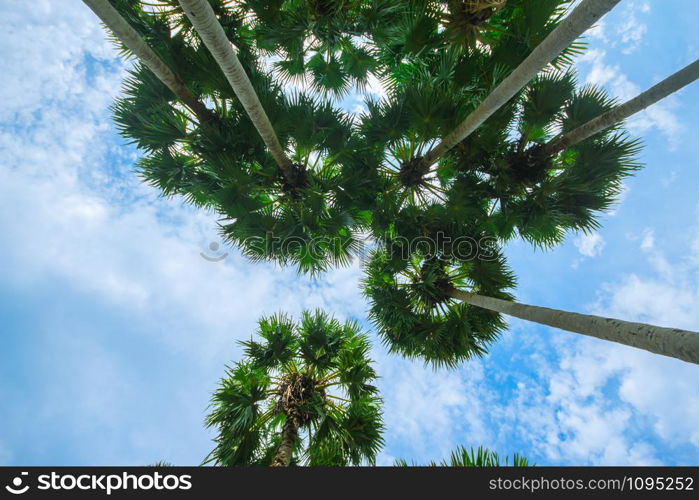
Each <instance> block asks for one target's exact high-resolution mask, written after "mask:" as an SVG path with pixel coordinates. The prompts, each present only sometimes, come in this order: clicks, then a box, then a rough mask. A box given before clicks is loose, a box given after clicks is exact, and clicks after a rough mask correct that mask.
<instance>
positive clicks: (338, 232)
mask: <svg viewBox="0 0 699 500" xmlns="http://www.w3.org/2000/svg"><path fill="white" fill-rule="evenodd" d="M115 5H116V6H117V7H118V8H119V10H120V12H122V13H123V15H124V17H125V18H126V19H127V20H128V21H129V22H130V23H131V24H132V25H133V26H134V27H135V28H136V29H137V30H139V31H140V32H142V33H144V36H147V38H148V40H149V41H150V43H151V44H152V46H153V47H154V49H155V50H156V51H157V52H158V55H159V56H160V57H162V59H163V60H164V61H166V62H167V63H168V65H170V67H172V68H173V70H174V71H175V72H176V74H177V75H178V76H179V77H180V78H181V79H182V80H183V81H184V82H185V83H186V84H187V86H188V88H190V89H191V90H192V92H193V93H195V95H196V97H197V98H199V99H201V100H204V101H208V102H209V103H210V105H211V106H212V107H213V113H214V118H213V119H212V120H209V121H206V122H204V123H202V122H200V121H198V120H197V119H196V117H194V116H192V115H191V114H190V113H188V112H187V110H186V109H183V108H182V107H181V106H180V104H179V103H178V102H177V100H176V96H175V95H174V94H173V93H172V92H170V91H169V90H168V89H167V88H166V87H165V85H164V84H163V83H162V82H161V81H160V80H159V79H158V78H156V77H155V75H153V74H152V73H151V72H150V70H149V69H147V68H146V67H144V66H142V65H141V64H136V65H135V67H134V69H133V70H131V71H130V75H129V77H128V78H127V80H126V81H125V85H124V96H123V97H121V98H120V99H118V100H117V102H116V103H115V105H114V114H115V118H116V121H117V124H118V127H119V129H120V131H121V132H122V134H123V135H125V136H126V137H127V138H129V139H130V140H131V141H133V142H134V143H135V144H136V145H137V146H138V147H140V148H141V149H142V150H144V151H145V153H146V154H145V155H144V156H143V158H142V159H141V160H140V161H139V164H138V167H139V170H140V172H141V174H142V176H143V178H144V180H145V181H147V182H149V183H150V184H152V185H154V186H156V187H157V188H159V189H160V190H161V191H162V192H163V194H164V195H167V196H172V195H181V196H184V197H185V198H186V199H187V200H188V201H189V202H191V203H194V204H197V205H200V206H204V207H208V208H212V209H214V210H216V211H217V212H218V213H219V214H220V215H221V216H222V220H221V224H220V225H221V231H222V234H223V236H224V238H226V239H227V240H228V241H230V242H231V243H233V244H235V245H237V246H239V247H240V248H241V250H242V251H243V253H245V254H247V255H248V256H250V257H251V258H253V259H258V260H276V261H279V262H282V263H285V264H288V263H291V264H296V265H297V266H298V268H299V270H301V271H304V272H317V271H320V270H323V269H325V268H327V267H328V266H330V265H343V264H346V263H347V261H348V259H349V257H350V256H351V255H352V253H353V251H355V249H356V240H355V230H354V227H355V226H356V223H355V222H354V218H353V215H352V214H351V213H350V212H348V210H347V209H345V208H344V207H342V206H340V205H339V204H338V203H336V199H337V196H336V195H335V192H336V191H337V189H338V183H339V180H340V177H339V166H338V164H337V162H336V161H335V160H334V157H335V156H337V155H339V153H340V151H342V149H343V147H344V145H345V143H346V142H347V141H348V140H349V136H350V134H351V120H350V118H349V116H348V115H347V114H345V113H343V112H342V111H340V110H338V109H337V108H335V107H334V106H333V105H332V104H331V103H330V102H329V101H328V100H324V99H321V98H319V97H317V96H311V95H307V94H304V93H295V94H288V93H285V92H283V91H282V88H281V86H280V85H279V84H277V83H275V82H274V81H273V80H272V78H271V77H270V75H269V74H268V73H266V72H265V71H264V68H263V64H262V63H263V62H262V61H261V60H260V59H259V57H258V56H257V55H256V54H255V53H254V50H253V48H252V45H251V44H252V39H251V38H250V37H251V35H250V34H249V32H248V31H246V30H245V29H243V28H244V18H243V17H242V15H240V14H236V13H235V11H230V12H229V11H226V14H225V15H221V16H220V17H219V21H220V22H221V24H222V26H223V28H224V31H225V32H226V33H227V35H228V37H229V39H230V40H231V41H233V43H235V44H236V46H237V48H238V57H239V59H240V61H241V63H242V64H243V66H244V67H245V69H246V71H247V73H248V76H249V78H250V81H251V83H252V85H253V87H254V88H255V90H256V93H257V96H258V97H259V100H260V102H261V104H262V106H263V108H264V109H265V111H266V113H267V115H268V116H269V118H270V121H271V122H272V124H273V126H274V129H275V131H276V133H277V134H278V136H279V139H280V141H281V143H282V144H283V145H284V147H285V148H286V150H287V152H288V155H289V157H290V158H291V160H292V162H293V166H292V167H293V168H292V171H291V174H289V173H288V172H284V171H282V169H281V168H280V166H279V165H278V164H277V163H275V161H274V159H273V158H272V157H271V155H270V154H269V153H268V152H267V151H266V150H265V147H264V143H263V142H262V140H261V139H260V137H259V136H258V134H257V132H256V130H255V127H253V126H252V124H251V122H250V118H249V117H248V115H247V114H246V112H245V110H244V109H243V108H242V105H241V104H240V102H239V100H238V99H236V98H235V95H234V93H233V91H232V89H231V88H230V86H229V84H228V82H227V81H226V78H225V77H224V76H223V73H222V72H221V70H220V69H219V68H218V66H216V63H215V61H214V60H213V58H212V56H211V55H210V54H209V52H208V51H207V49H206V47H204V46H203V45H202V44H201V43H200V42H198V41H197V39H196V33H195V32H194V30H193V29H192V26H191V24H190V23H189V21H188V19H187V17H186V16H185V15H184V14H182V13H181V12H179V11H176V10H175V9H174V7H173V10H171V11H156V12H149V11H145V10H143V8H142V5H141V4H140V3H139V2H133V1H126V0H119V2H117V3H115ZM221 8H222V7H221ZM281 242H286V244H284V245H283V244H282V243H281Z"/></svg>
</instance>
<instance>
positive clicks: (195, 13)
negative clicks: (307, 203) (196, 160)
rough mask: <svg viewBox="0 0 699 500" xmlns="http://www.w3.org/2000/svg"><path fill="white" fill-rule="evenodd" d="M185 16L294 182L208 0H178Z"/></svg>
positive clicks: (286, 161) (249, 84)
mask: <svg viewBox="0 0 699 500" xmlns="http://www.w3.org/2000/svg"><path fill="white" fill-rule="evenodd" d="M179 2H180V5H181V6H182V8H183V9H184V11H185V14H186V15H187V17H188V18H189V20H190V21H191V22H192V25H193V26H194V29H195V30H196V31H197V33H199V36H200V37H201V40H202V42H204V45H206V47H207V48H208V49H209V51H210V52H211V54H212V55H213V56H214V59H216V62H217V63H218V65H219V66H220V67H221V70H222V71H223V74H224V75H225V76H226V79H227V80H228V83H230V85H231V87H232V88H233V91H234V92H235V95H236V96H238V99H240V102H241V103H242V104H243V107H244V108H245V111H246V112H247V113H248V116H250V120H252V123H253V125H255V128H256V129H257V131H258V132H259V134H260V136H261V137H262V140H263V141H264V143H265V145H266V146H267V148H268V149H269V151H270V153H271V154H272V156H273V157H274V160H275V161H276V162H277V164H278V165H279V167H280V168H281V170H282V172H283V173H284V175H285V176H286V177H287V179H290V180H291V179H294V174H293V171H292V168H291V161H290V160H289V158H288V157H287V156H286V153H284V150H283V149H282V146H281V144H280V143H279V139H278V138H277V134H276V133H275V132H274V129H273V128H272V124H271V123H270V121H269V118H268V117H267V113H265V110H264V109H263V108H262V104H261V103H260V99H259V98H258V97H257V94H256V93H255V89H254V88H253V86H252V84H251V83H250V79H249V78H248V75H247V74H246V73H245V70H244V69H243V66H242V65H241V64H240V61H239V60H238V56H237V55H236V53H235V48H234V47H233V44H232V43H231V42H230V41H229V40H228V37H226V33H225V32H224V31H223V27H221V24H220V23H219V22H218V19H217V18H216V14H215V13H214V10H213V8H212V7H211V4H209V2H208V0H179Z"/></svg>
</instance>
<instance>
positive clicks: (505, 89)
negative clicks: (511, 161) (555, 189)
mask: <svg viewBox="0 0 699 500" xmlns="http://www.w3.org/2000/svg"><path fill="white" fill-rule="evenodd" d="M619 1H620V0H583V1H582V2H580V5H578V6H577V7H576V8H575V9H574V10H573V11H572V12H571V13H570V14H569V15H568V17H567V18H565V19H564V20H563V22H561V24H559V25H558V26H557V27H556V29H554V30H553V31H552V32H551V33H550V34H549V36H547V37H546V39H545V40H544V41H543V42H541V43H540V44H539V45H538V46H537V47H536V48H535V49H534V50H533V51H532V53H531V54H529V56H528V57H527V58H526V59H525V60H524V61H523V62H522V63H521V64H520V65H519V66H518V67H517V68H516V69H515V70H514V71H513V72H512V73H511V74H510V75H509V76H508V77H507V78H505V79H504V80H503V81H502V82H501V83H500V85H498V86H497V87H496V88H495V90H493V91H492V92H491V93H490V95H489V96H488V97H486V98H485V100H484V101H483V102H482V103H481V104H480V105H479V106H478V108H476V110H475V111H473V113H471V114H470V115H469V116H467V117H466V119H465V120H464V121H463V122H461V124H459V125H458V126H457V127H456V128H455V129H454V130H453V131H452V132H450V133H449V135H447V136H446V137H444V138H443V139H442V140H441V141H440V143H439V144H437V145H436V146H435V147H434V148H433V149H432V150H430V151H429V152H428V153H427V154H426V155H425V156H424V161H426V162H427V164H428V165H432V164H433V163H434V162H436V161H437V160H438V159H439V157H440V156H442V155H443V154H444V153H446V152H447V151H449V150H450V149H451V148H453V147H454V146H456V145H457V144H458V143H460V142H461V141H463V140H464V139H465V138H466V137H468V136H469V135H471V133H473V132H474V131H475V130H476V129H477V128H478V127H480V126H481V125H482V124H483V122H485V121H486V120H487V119H488V118H489V117H490V116H491V115H492V114H493V113H495V112H496V111H497V110H498V109H500V108H501V107H502V106H504V105H505V103H507V101H509V100H510V99H511V98H512V97H514V95H515V94H516V93H517V92H519V91H520V90H522V88H524V86H525V85H526V84H527V83H529V81H530V80H531V79H532V78H534V77H535V76H536V74H537V73H538V72H539V71H541V70H542V69H543V68H544V67H545V66H546V65H547V64H549V63H550V62H551V61H552V60H553V59H555V58H556V56H558V55H559V54H560V53H561V52H563V50H564V49H565V48H566V47H568V46H569V45H570V44H571V43H573V42H574V41H575V39H576V38H578V37H579V36H580V35H581V34H582V33H584V32H585V30H587V29H588V28H589V27H590V26H592V25H593V24H594V23H595V22H596V21H597V20H598V19H599V18H601V17H602V16H603V15H604V14H606V13H607V12H609V11H610V10H611V9H612V7H614V6H615V5H616V4H617V3H619Z"/></svg>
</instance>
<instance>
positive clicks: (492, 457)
mask: <svg viewBox="0 0 699 500" xmlns="http://www.w3.org/2000/svg"><path fill="white" fill-rule="evenodd" d="M396 465H397V466H399V467H408V466H410V465H414V464H408V462H406V461H405V460H396ZM427 465H428V466H429V467H501V466H505V467H509V466H510V459H509V457H507V456H506V457H505V458H504V459H503V458H501V457H500V455H498V454H497V453H496V452H494V451H491V450H489V449H488V448H483V447H482V446H479V447H478V448H477V449H475V450H474V449H473V448H466V447H464V446H459V447H458V448H456V450H455V451H452V452H451V455H450V456H449V459H448V460H442V461H441V462H439V463H437V462H430V463H428V464H427ZM534 465H535V464H532V463H529V461H528V460H527V459H526V458H525V457H523V456H522V455H518V454H517V453H515V454H514V456H513V457H512V467H532V466H534Z"/></svg>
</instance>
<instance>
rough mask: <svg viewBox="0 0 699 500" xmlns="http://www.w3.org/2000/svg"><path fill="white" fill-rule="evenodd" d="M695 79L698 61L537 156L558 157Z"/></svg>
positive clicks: (564, 135)
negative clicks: (566, 150) (565, 150)
mask: <svg viewBox="0 0 699 500" xmlns="http://www.w3.org/2000/svg"><path fill="white" fill-rule="evenodd" d="M697 78H699V59H697V60H696V61H694V62H693V63H691V64H689V65H687V66H685V67H684V68H682V69H681V70H679V71H677V72H676V73H674V74H672V75H670V76H668V77H667V78H666V79H664V80H663V81H662V82H660V83H658V84H656V85H654V86H652V87H651V88H649V89H648V90H646V91H645V92H642V93H640V94H639V95H637V96H636V97H634V98H632V99H629V100H628V101H626V102H625V103H623V104H620V105H619V106H615V107H614V108H613V109H610V110H609V111H607V112H606V113H604V114H602V115H600V116H598V117H596V118H593V119H592V120H590V121H589V122H587V123H584V124H583V125H580V126H579V127H577V128H576V129H574V130H571V131H570V132H566V133H562V134H560V135H559V136H557V137H555V138H554V139H552V140H551V141H550V142H548V143H547V144H546V145H544V146H543V147H542V148H541V151H540V154H541V155H543V156H553V155H555V154H558V153H560V152H561V151H563V150H564V149H567V148H569V147H571V146H574V145H575V144H577V143H579V142H580V141H584V140H585V139H587V138H588V137H592V136H593V135H595V134H597V133H599V132H601V131H603V130H605V129H607V128H609V127H611V126H612V125H614V124H615V123H619V122H622V121H624V120H626V119H627V118H628V117H630V116H632V115H634V114H635V113H638V112H639V111H642V110H644V109H646V108H647V107H649V106H652V105H653V104H655V103H656V102H658V101H660V100H661V99H664V98H666V97H667V96H669V95H670V94H673V93H675V92H677V91H678V90H680V89H681V88H683V87H685V86H687V85H689V84H690V83H692V82H693V81H695V80H696V79H697Z"/></svg>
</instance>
